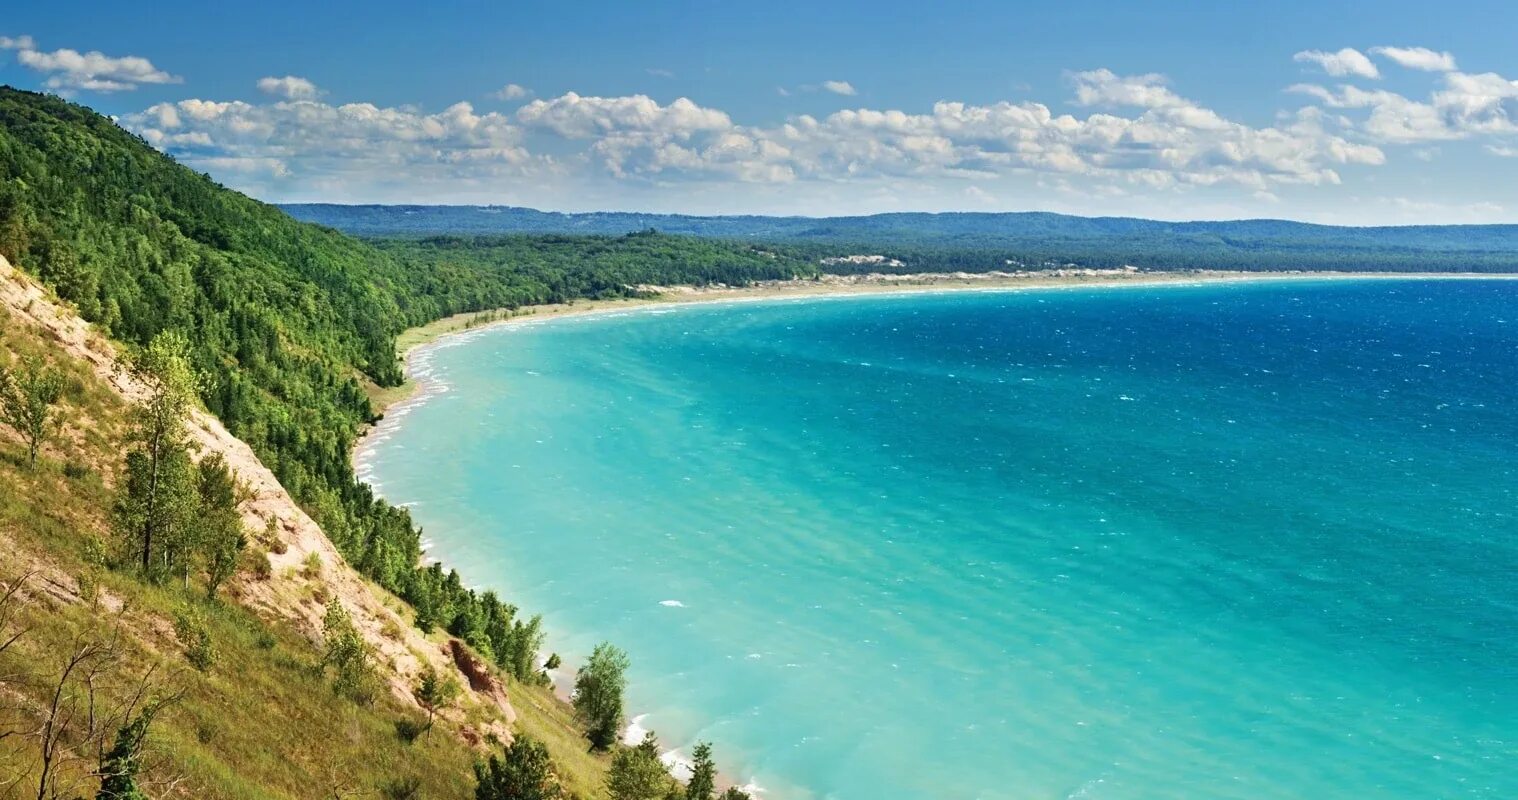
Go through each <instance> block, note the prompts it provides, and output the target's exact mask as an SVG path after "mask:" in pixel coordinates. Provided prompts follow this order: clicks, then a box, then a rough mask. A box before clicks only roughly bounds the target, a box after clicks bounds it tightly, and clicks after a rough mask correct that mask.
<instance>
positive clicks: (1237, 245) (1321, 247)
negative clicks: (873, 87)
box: [280, 204, 1518, 272]
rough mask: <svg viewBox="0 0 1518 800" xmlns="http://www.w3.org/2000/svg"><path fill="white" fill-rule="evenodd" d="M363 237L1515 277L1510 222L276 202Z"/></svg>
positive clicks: (944, 262)
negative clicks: (679, 242) (649, 243)
mask: <svg viewBox="0 0 1518 800" xmlns="http://www.w3.org/2000/svg"><path fill="white" fill-rule="evenodd" d="M280 207H281V208H282V209H284V210H285V211H286V212H287V213H289V214H290V215H291V216H293V217H295V218H296V219H300V220H303V221H307V222H314V223H318V224H321V225H325V226H328V227H331V228H336V229H338V230H341V231H344V232H347V233H350V234H356V235H359V236H367V237H395V236H404V237H427V236H438V235H475V236H478V235H499V234H596V235H621V234H625V233H629V232H632V231H639V230H646V229H649V228H654V229H657V230H659V231H661V232H663V233H671V234H680V235H689V236H700V237H711V238H723V239H743V240H752V241H761V242H766V243H773V244H790V245H796V246H800V247H802V248H803V249H806V250H808V251H815V253H816V254H818V255H819V256H825V255H837V254H842V253H846V252H871V253H873V252H885V251H889V252H888V253H887V254H888V255H892V256H895V257H899V258H901V259H902V260H903V261H905V262H906V263H907V265H908V268H915V269H922V270H928V271H932V270H939V269H966V270H975V271H984V270H988V269H1006V268H1008V267H1017V266H1030V267H1037V266H1047V265H1049V264H1055V263H1058V264H1063V263H1076V264H1080V265H1082V266H1096V267H1102V266H1120V265H1122V264H1133V265H1135V266H1140V267H1145V268H1154V269H1188V268H1190V269H1200V268H1224V269H1249V270H1289V269H1325V270H1328V269H1338V270H1350V271H1477V272H1514V271H1518V225H1409V226H1392V227H1343V226H1333V225H1313V224H1309V223H1303V222H1290V221H1286V220H1270V219H1255V220H1236V221H1224V222H1163V221H1157V220H1146V219H1134V218H1127V217H1077V216H1069V215H1065V214H1051V213H1043V212H1019V213H995V214H992V213H961V212H955V213H942V214H928V213H901V214H875V215H871V216H855V217H764V216H712V217H702V216H689V215H684V214H640V213H629V212H593V213H581V214H563V213H558V212H550V211H537V210H534V209H530V208H516V207H509V206H432V205H395V206H389V205H334V204H294V205H284V206H280Z"/></svg>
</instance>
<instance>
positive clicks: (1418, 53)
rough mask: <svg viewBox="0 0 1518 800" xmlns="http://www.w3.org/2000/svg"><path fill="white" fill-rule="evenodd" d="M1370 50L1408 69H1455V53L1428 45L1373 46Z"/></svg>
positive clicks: (1429, 70)
mask: <svg viewBox="0 0 1518 800" xmlns="http://www.w3.org/2000/svg"><path fill="white" fill-rule="evenodd" d="M1370 51H1371V52H1372V53H1375V54H1376V55H1378V56H1381V57H1383V58H1386V59H1388V60H1390V61H1393V62H1396V63H1397V64H1398V65H1400V66H1403V67H1407V68H1408V69H1421V70H1423V71H1425V72H1454V71H1455V56H1454V55H1452V54H1450V53H1447V52H1446V53H1441V52H1438V51H1435V50H1430V49H1428V48H1427V47H1372V48H1371V49H1370Z"/></svg>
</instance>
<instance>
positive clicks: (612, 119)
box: [517, 92, 733, 139]
mask: <svg viewBox="0 0 1518 800" xmlns="http://www.w3.org/2000/svg"><path fill="white" fill-rule="evenodd" d="M517 119H518V120H520V121H521V122H522V123H523V124H526V125H530V126H533V127H537V128H544V129H547V130H550V131H553V132H554V133H557V134H559V135H560V136H564V137H566V138H570V139H588V138H592V137H595V136H620V135H627V134H639V135H641V134H651V135H655V136H670V137H686V136H689V135H690V134H692V133H696V132H700V131H720V130H726V129H728V128H731V127H732V125H733V121H732V119H730V118H729V117H728V116H727V114H725V113H723V112H721V111H718V110H716V109H711V108H703V107H701V106H698V105H696V104H695V103H694V102H692V101H690V100H689V99H687V98H684V97H682V98H680V99H678V100H676V101H674V102H673V103H670V104H669V105H667V106H661V105H659V104H658V103H657V102H655V101H654V100H653V99H652V98H650V97H648V96H647V95H641V94H636V95H632V96H630V97H582V96H581V95H578V94H575V93H574V92H569V93H568V94H565V95H563V96H560V97H556V98H554V99H552V100H534V101H532V102H531V103H528V104H527V105H525V106H523V107H522V108H521V109H519V110H518V111H517Z"/></svg>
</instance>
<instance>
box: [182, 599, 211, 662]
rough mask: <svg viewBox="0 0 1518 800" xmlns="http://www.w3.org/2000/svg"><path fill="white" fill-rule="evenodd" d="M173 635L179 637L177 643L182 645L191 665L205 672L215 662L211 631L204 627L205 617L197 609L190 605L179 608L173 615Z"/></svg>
mask: <svg viewBox="0 0 1518 800" xmlns="http://www.w3.org/2000/svg"><path fill="white" fill-rule="evenodd" d="M174 635H175V636H178V637H179V644H180V645H181V646H183V647H184V654H185V658H187V659H189V661H190V665H191V666H193V667H195V668H196V669H198V670H200V671H201V672H205V671H206V670H209V669H210V668H211V665H212V664H213V663H215V661H216V652H215V650H214V649H213V648H212V647H211V632H210V631H209V630H207V629H206V622H205V619H204V618H203V617H202V616H201V615H200V612H199V611H197V610H195V609H194V608H191V607H190V606H185V607H183V608H181V609H180V610H179V612H178V613H176V614H175V615H174Z"/></svg>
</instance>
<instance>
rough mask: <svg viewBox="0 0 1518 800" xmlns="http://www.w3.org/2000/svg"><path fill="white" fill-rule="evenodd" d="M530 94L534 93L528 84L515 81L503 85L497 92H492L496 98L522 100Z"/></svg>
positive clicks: (492, 95)
mask: <svg viewBox="0 0 1518 800" xmlns="http://www.w3.org/2000/svg"><path fill="white" fill-rule="evenodd" d="M530 94H532V90H531V89H528V88H527V87H526V86H522V85H520V84H515V83H508V84H506V85H505V86H502V87H501V88H500V89H497V90H496V91H495V92H493V93H491V95H490V96H491V97H494V98H496V99H497V100H521V99H522V98H524V97H526V96H527V95H530Z"/></svg>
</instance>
